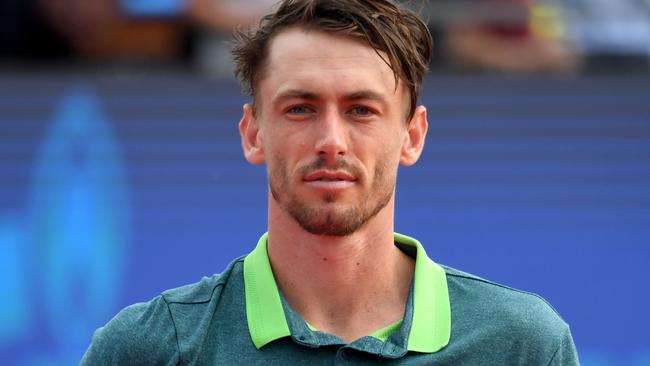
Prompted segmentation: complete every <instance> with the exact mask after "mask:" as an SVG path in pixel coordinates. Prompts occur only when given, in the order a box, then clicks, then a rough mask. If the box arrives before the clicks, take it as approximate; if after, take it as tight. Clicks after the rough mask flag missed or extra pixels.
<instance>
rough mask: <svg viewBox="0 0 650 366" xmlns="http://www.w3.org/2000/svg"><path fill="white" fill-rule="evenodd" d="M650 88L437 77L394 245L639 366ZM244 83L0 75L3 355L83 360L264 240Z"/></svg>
mask: <svg viewBox="0 0 650 366" xmlns="http://www.w3.org/2000/svg"><path fill="white" fill-rule="evenodd" d="M649 86H650V77H648V76H629V77H628V76H616V77H613V76H582V77H573V78H561V77H544V76H541V77H523V76H519V77H505V76H503V77H497V76H489V77H488V76H480V75H465V76H444V75H438V76H432V77H429V78H428V79H427V81H426V85H425V93H424V95H423V96H422V98H421V101H422V103H423V104H424V105H426V106H427V108H428V111H429V118H430V119H429V123H430V130H429V135H428V143H427V145H426V148H425V152H424V155H423V157H422V159H421V160H420V162H419V163H418V164H417V165H416V166H414V167H412V168H402V169H401V170H400V178H399V179H398V188H397V189H398V192H397V213H396V227H397V230H398V231H400V232H402V233H405V234H408V235H412V236H415V237H417V238H418V239H420V241H422V242H423V244H424V245H425V247H426V248H427V251H428V252H429V254H430V256H432V257H433V258H434V259H435V260H436V261H438V262H440V263H444V264H447V265H450V266H452V267H456V268H459V269H462V270H464V271H468V272H471V273H474V274H477V275H480V276H482V277H485V278H488V279H491V280H494V281H497V282H501V283H505V284H508V285H511V286H513V287H517V288H521V289H525V290H529V291H533V292H536V293H539V294H541V295H542V296H544V297H545V298H547V299H548V300H549V301H550V302H551V303H552V304H553V305H554V306H555V307H556V308H557V309H558V311H559V312H560V313H561V314H562V316H563V317H564V318H565V320H566V321H567V322H568V323H569V324H570V325H571V327H572V330H573V334H574V338H575V341H576V344H577V347H578V350H579V353H580V355H581V360H582V362H583V364H584V365H650V331H649V327H650V320H649V317H648V315H647V314H648V309H650V296H649V295H648V288H649V286H648V280H649V279H650V269H649V267H650V103H649V102H650V87H649ZM245 101H246V99H245V98H244V97H243V96H241V94H240V92H239V89H238V87H237V85H236V84H234V83H233V82H231V81H224V80H205V79H199V78H194V77H192V76H188V75H176V76H173V75H172V76H169V75H168V76H153V75H146V74H141V75H113V76H92V77H90V76H85V75H66V76H51V75H45V74H43V75H38V74H36V75H34V74H31V75H22V76H21V75H19V74H14V75H4V76H0V255H1V256H0V271H2V272H1V276H0V294H2V297H3V300H2V301H1V302H0V359H2V360H3V362H2V363H3V364H17V365H49V364H76V363H78V360H79V359H80V357H81V355H82V354H83V352H84V350H85V349H86V347H87V346H88V344H89V342H90V339H91V335H92V332H93V331H94V329H96V328H97V327H99V326H101V325H103V324H104V323H105V322H107V321H108V320H109V319H110V318H111V317H112V316H113V315H114V314H115V313H116V312H117V311H119V310H120V309H121V308H123V307H124V306H126V305H128V304H131V303H134V302H138V301H146V300H149V299H150V298H152V297H154V296H156V295H157V294H159V293H160V292H161V291H163V290H164V289H167V288H171V287H176V286H180V285H183V284H187V283H191V282H195V281H197V280H198V279H200V278H201V277H202V276H204V275H210V274H212V273H216V272H220V271H221V270H222V269H223V268H224V267H225V266H226V264H227V263H228V262H229V261H230V260H231V259H233V258H235V257H237V256H239V255H243V254H245V253H247V252H248V251H250V250H251V249H252V248H253V246H254V244H255V243H256V240H257V238H258V237H259V235H260V234H261V233H262V232H263V231H264V230H265V227H266V176H265V170H264V168H263V167H254V166H249V165H247V164H246V162H245V160H244V159H243V157H242V154H241V148H240V142H239V137H238V132H237V122H238V121H239V118H240V113H241V105H242V103H244V102H245Z"/></svg>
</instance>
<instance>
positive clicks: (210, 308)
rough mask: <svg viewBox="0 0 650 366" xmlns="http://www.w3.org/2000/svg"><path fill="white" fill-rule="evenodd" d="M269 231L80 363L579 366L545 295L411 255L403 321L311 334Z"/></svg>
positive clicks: (411, 246)
mask: <svg viewBox="0 0 650 366" xmlns="http://www.w3.org/2000/svg"><path fill="white" fill-rule="evenodd" d="M266 239H267V236H266V234H265V235H263V236H262V238H260V240H259V242H258V245H257V247H256V248H255V250H254V251H253V252H251V253H250V254H249V255H247V256H245V257H242V258H239V259H236V260H235V261H233V262H232V263H231V264H230V265H229V266H228V268H227V269H226V270H225V271H224V272H223V273H221V274H219V275H214V276H212V277H206V278H203V279H202V280H201V281H200V282H198V283H196V284H192V285H188V286H184V287H181V288H178V289H173V290H169V291H165V292H164V293H162V294H161V295H160V296H158V297H156V298H154V299H153V300H151V301H149V302H147V303H140V304H135V305H132V306H129V307H127V308H125V309H124V310H122V311H121V312H120V313H119V314H117V315H116V316H115V318H113V319H112V320H111V321H110V322H109V323H108V324H106V325H105V326H104V327H102V328H100V329H98V330H97V331H96V332H95V335H94V336H93V341H92V344H91V346H90V347H89V348H88V351H87V352H86V354H85V355H84V358H83V360H82V362H81V363H82V364H83V365H104V364H111V365H127V364H162V365H178V364H182V365H185V364H198V365H232V364H242V365H250V364H265V365H269V364H278V365H296V364H298V365H299V364H305V365H307V364H309V365H332V364H347V363H349V364H376V363H379V362H381V363H387V364H404V365H429V364H439V365H577V364H578V359H577V355H576V352H575V348H574V345H573V341H572V339H571V334H570V331H569V328H568V326H567V324H566V323H565V322H564V321H562V319H561V318H560V317H559V316H558V314H557V313H556V312H555V311H554V310H553V308H552V307H551V306H550V305H548V304H547V303H546V302H545V301H544V300H543V299H541V298H540V297H538V296H536V295H534V294H530V293H526V292H522V291H518V290H514V289H511V288H508V287H505V286H501V285H498V284H495V283H492V282H489V281H486V280H483V279H480V278H478V277H475V276H472V275H469V274H466V273H463V272H460V271H456V270H453V269H451V268H447V267H442V266H440V265H438V264H436V263H434V262H433V261H431V260H430V259H429V258H428V257H427V255H426V253H425V251H424V249H423V247H422V245H420V243H419V242H418V241H417V240H415V239H412V238H409V237H407V236H403V235H400V234H395V244H396V245H397V246H398V247H399V248H400V249H401V250H403V251H404V252H405V253H407V254H408V255H410V256H412V257H413V258H415V261H416V265H415V273H414V276H413V284H412V286H411V291H410V294H409V298H408V301H407V306H406V310H405V313H404V318H403V319H402V322H400V323H397V324H393V325H390V326H388V327H386V328H383V329H379V330H377V331H376V332H373V334H370V335H368V336H365V337H362V338H359V339H358V340H356V341H354V342H352V343H350V344H346V343H345V342H344V341H343V340H341V339H340V338H339V337H337V336H336V335H333V334H329V333H324V332H319V331H318V330H315V329H313V328H311V327H310V326H309V325H308V324H307V323H306V322H305V321H304V320H303V319H302V318H301V317H300V315H299V314H298V313H296V312H295V311H293V309H292V308H291V306H290V305H289V304H288V303H287V302H286V301H285V299H284V297H283V296H282V294H281V293H280V291H279V290H278V287H277V284H276V283H275V279H274V277H273V272H272V270H271V265H270V263H269V259H268V254H267V250H266V242H267V240H266Z"/></svg>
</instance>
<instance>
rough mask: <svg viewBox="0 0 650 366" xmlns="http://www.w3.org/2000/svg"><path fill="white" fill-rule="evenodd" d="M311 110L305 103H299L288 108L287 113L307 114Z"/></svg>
mask: <svg viewBox="0 0 650 366" xmlns="http://www.w3.org/2000/svg"><path fill="white" fill-rule="evenodd" d="M309 112H311V109H310V108H308V107H306V106H304V105H298V106H295V107H291V108H289V109H288V110H287V113H290V114H305V113H309Z"/></svg>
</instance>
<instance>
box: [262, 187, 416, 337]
mask: <svg viewBox="0 0 650 366" xmlns="http://www.w3.org/2000/svg"><path fill="white" fill-rule="evenodd" d="M271 201H272V199H271ZM271 201H270V202H269V241H268V251H269V258H270V261H271V265H272V267H273V273H274V276H275V278H276V281H277V282H278V286H279V287H280V288H281V289H282V292H283V294H284V296H285V297H286V299H287V301H288V302H289V304H291V306H292V308H293V309H295V310H296V311H297V312H298V313H299V314H300V315H301V316H302V317H303V318H304V319H305V320H306V321H307V322H308V323H309V324H311V325H312V326H314V327H316V328H317V329H318V330H321V331H325V332H329V333H334V334H336V335H338V336H339V337H340V338H342V339H343V340H345V341H346V342H351V341H353V340H355V339H357V338H359V337H362V336H364V335H368V334H371V333H372V332H373V331H375V330H377V329H379V328H382V327H384V326H386V325H389V324H391V323H394V322H395V321H398V320H400V319H402V317H403V314H404V310H405V306H406V300H407V297H408V293H409V289H410V284H411V279H412V276H413V270H414V262H413V261H412V260H411V258H410V257H408V256H407V255H405V254H404V253H402V252H401V251H400V250H399V249H398V248H397V247H395V245H394V237H393V207H394V201H393V200H392V199H391V202H390V203H389V204H388V205H387V206H386V207H384V209H382V211H380V212H379V213H378V214H377V215H376V216H375V217H373V218H372V219H371V220H369V221H368V222H367V223H366V225H364V226H363V227H362V228H360V229H359V230H358V231H357V232H355V233H353V234H351V235H348V236H320V235H313V234H310V233H308V232H306V231H304V230H303V229H302V228H301V227H300V226H299V225H298V224H297V223H296V222H295V221H294V220H293V218H291V217H289V215H288V214H287V213H286V212H285V211H284V210H282V209H281V208H280V207H278V206H277V205H276V204H275V202H274V201H273V202H271Z"/></svg>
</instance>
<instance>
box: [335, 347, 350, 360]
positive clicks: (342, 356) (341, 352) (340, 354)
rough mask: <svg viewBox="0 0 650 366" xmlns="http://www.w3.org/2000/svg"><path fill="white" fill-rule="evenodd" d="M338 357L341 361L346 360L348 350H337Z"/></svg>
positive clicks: (347, 358)
mask: <svg viewBox="0 0 650 366" xmlns="http://www.w3.org/2000/svg"><path fill="white" fill-rule="evenodd" d="M338 358H339V359H341V360H343V361H348V360H350V352H348V351H347V350H345V349H341V350H339V352H338Z"/></svg>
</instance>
